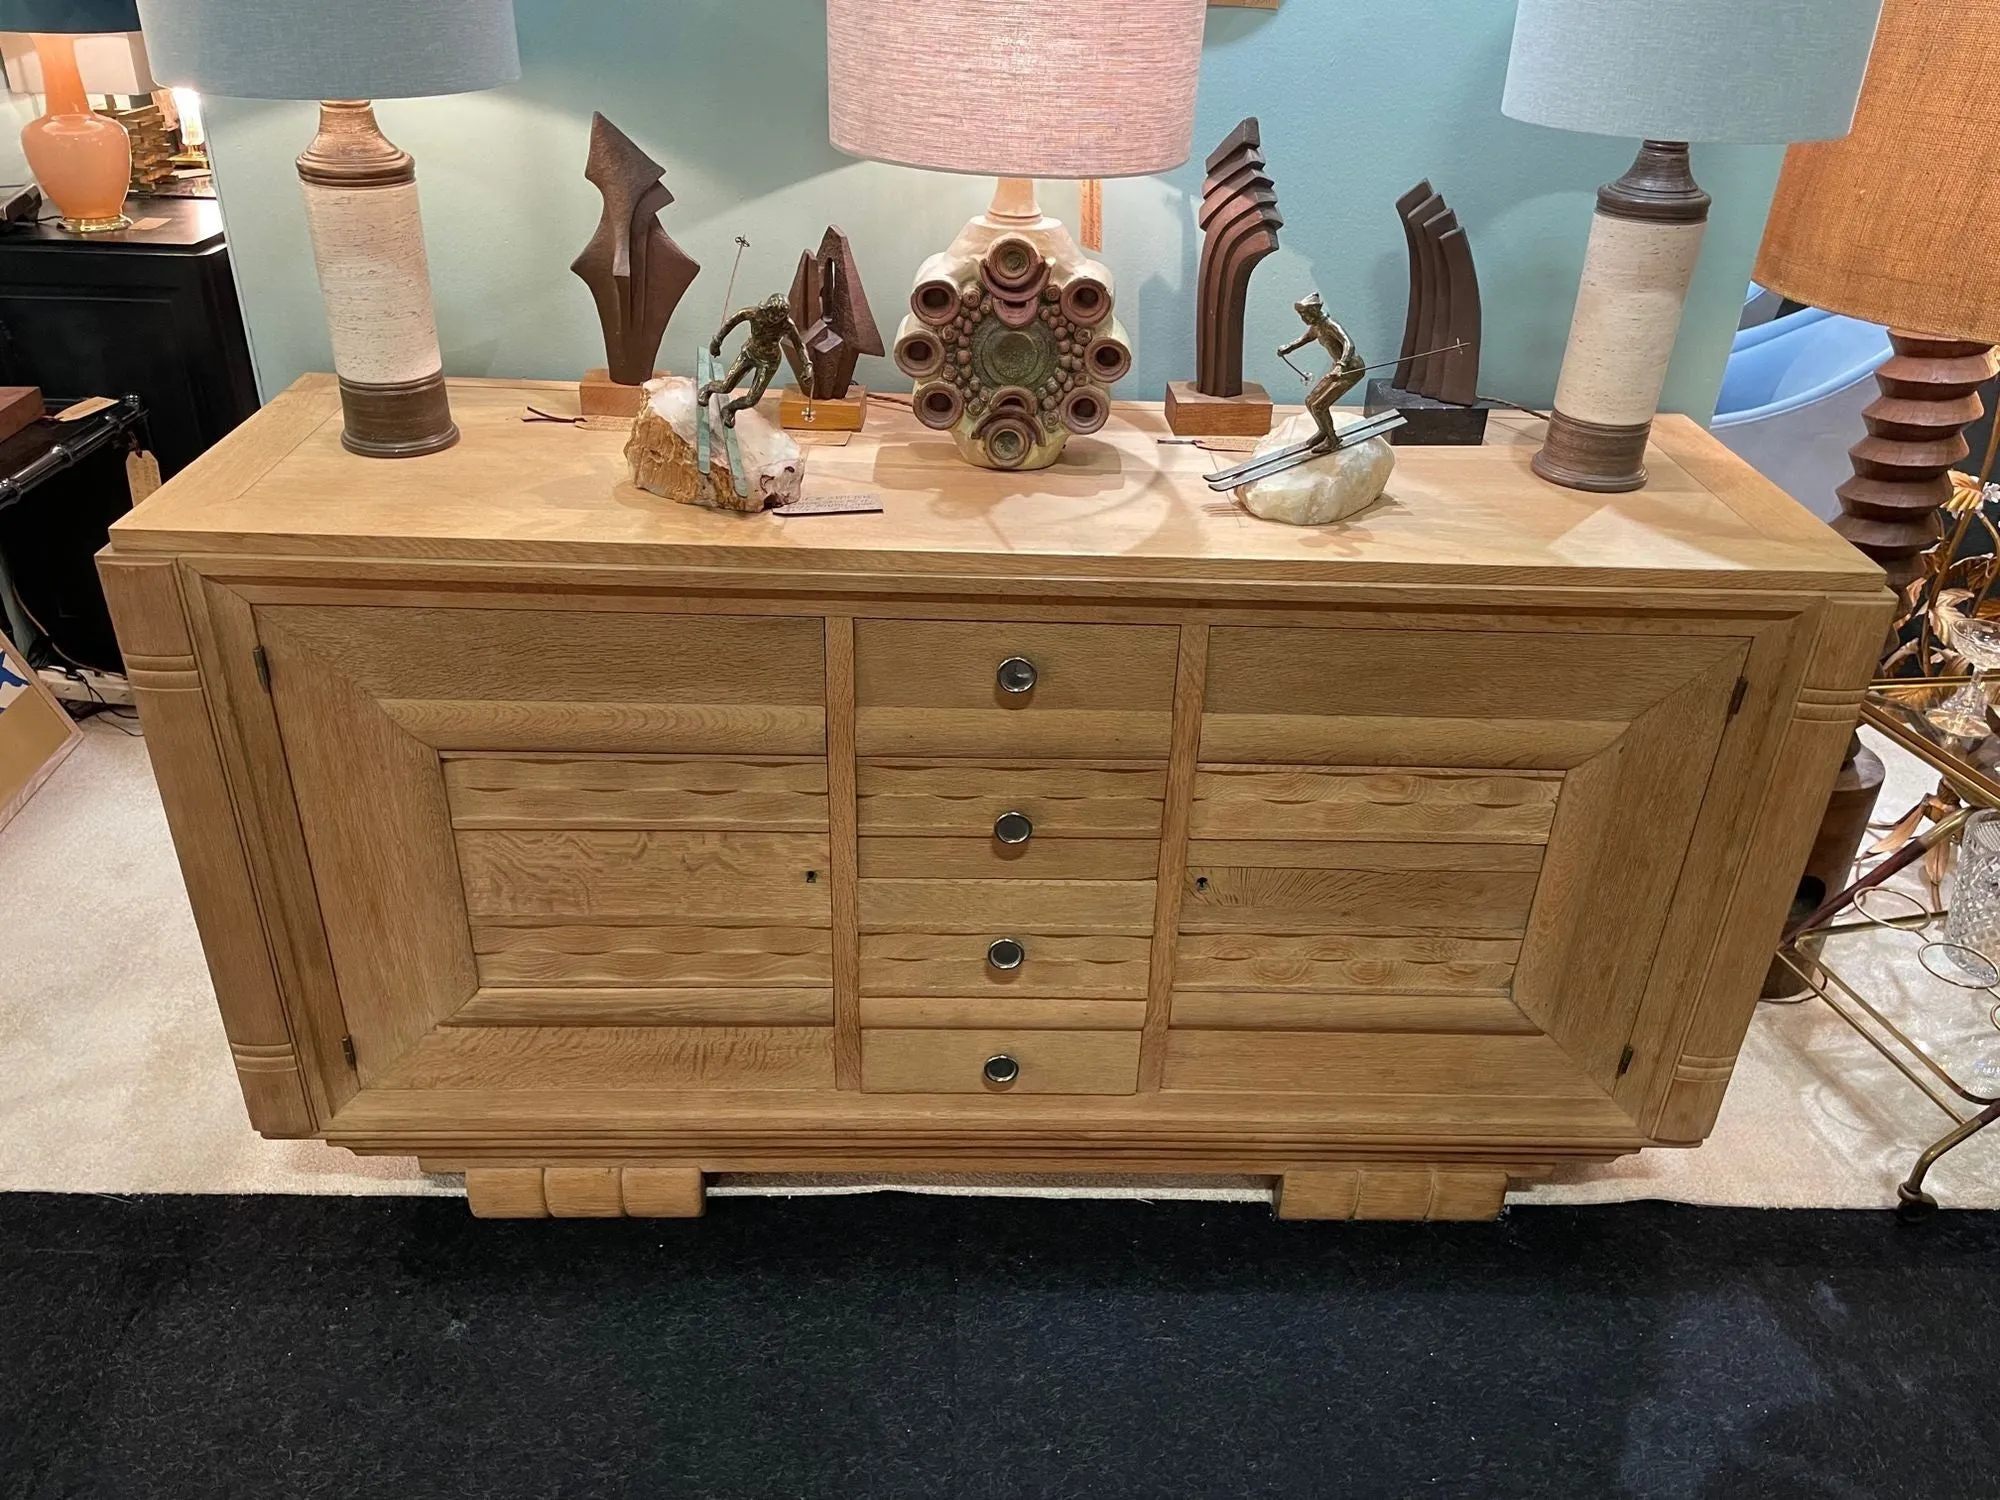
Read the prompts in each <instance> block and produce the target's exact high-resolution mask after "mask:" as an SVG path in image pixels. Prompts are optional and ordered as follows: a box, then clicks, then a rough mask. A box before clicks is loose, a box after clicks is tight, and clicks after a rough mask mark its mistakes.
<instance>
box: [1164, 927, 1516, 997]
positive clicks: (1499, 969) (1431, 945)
mask: <svg viewBox="0 0 2000 1500" xmlns="http://www.w3.org/2000/svg"><path fill="white" fill-rule="evenodd" d="M1520 952H1521V945H1520V944H1519V943H1518V942H1512V941H1503V940H1500V939H1487V938H1442V937H1346V936H1334V935H1329V934H1313V935H1309V936H1298V935H1285V934H1275V935H1264V934H1257V933H1214V934H1209V933H1190V934H1187V935H1186V936H1184V937H1182V938H1181V940H1180V957H1179V962H1178V966H1177V969H1176V973H1175V980H1174V987H1175V989H1176V990H1231V991H1236V992H1239V993H1242V992H1251V991H1260V990H1261V991H1286V992H1297V991H1302V990H1303V991H1308V992H1327V991H1342V990H1363V991H1372V992H1378V993H1383V994H1406V995H1432V994H1457V993H1464V992H1465V991H1468V990H1479V991H1491V990H1501V989H1505V988H1506V987H1507V985H1508V983H1509V981H1510V980H1511V979H1512V978H1513V975H1514V963H1515V961H1516V959H1518V958H1519V956H1520Z"/></svg>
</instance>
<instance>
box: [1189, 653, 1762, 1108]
mask: <svg viewBox="0 0 2000 1500" xmlns="http://www.w3.org/2000/svg"><path fill="white" fill-rule="evenodd" d="M1356 625H1357V628H1352V629H1346V630H1316V629H1315V630H1301V629H1249V628H1245V629H1238V628H1217V629H1216V630H1214V631H1213V632H1212V635H1211V643H1210V658H1209V675H1208V683H1207V696H1206V703H1205V707H1206V713H1205V717H1204V722H1203V734H1202V747H1201V764H1200V768H1199V770H1198V772H1197V775H1196V779H1195V789H1194V801H1193V808H1192V813H1191V817H1190V828H1191V833H1192V842H1191V845H1190V853H1189V861H1188V877H1187V887H1186V891H1185V896H1184V904H1183V908H1182V916H1181V924H1180V936H1179V944H1178V948H1177V952H1176V970H1175V986H1174V988H1175V1000H1174V1007H1173V1026H1174V1028H1175V1030H1174V1034H1173V1037H1172V1040H1171V1041H1170V1045H1169V1054H1168V1055H1169V1064H1168V1069H1167V1077H1166V1085H1167V1087H1168V1088H1170V1089H1171V1088H1185V1089H1216V1090H1233V1091H1262V1090H1275V1091H1279V1092H1285V1091H1299V1092H1317V1093H1328V1092H1337V1093H1344V1094H1352V1093H1367V1092H1370V1091H1381V1092H1393V1093H1402V1094H1430V1095H1435V1096H1437V1097H1438V1099H1439V1100H1440V1101H1441V1104H1440V1108H1441V1109H1449V1108H1450V1107H1451V1106H1450V1105H1449V1103H1448V1101H1449V1100H1451V1099H1452V1098H1453V1097H1463V1096H1467V1095H1475V1094H1483V1095H1495V1096H1500V1095H1506V1096H1515V1097H1518V1098H1520V1099H1522V1100H1526V1101H1541V1102H1543V1103H1545V1104H1546V1105H1547V1112H1548V1114H1549V1117H1550V1118H1551V1119H1552V1120H1553V1119H1555V1118H1557V1117H1558V1116H1560V1114H1561V1112H1562V1110H1563V1109H1564V1108H1565V1101H1575V1100H1591V1101H1598V1102H1601V1101H1602V1100H1603V1099H1604V1098H1605V1097H1606V1096H1607V1095H1610V1094H1612V1093H1613V1091H1614V1089H1615V1085H1616V1081H1617V1079H1618V1077H1619V1075H1620V1072H1621V1068H1622V1067H1623V1066H1624V1065H1625V1063H1626V1057H1625V1049H1626V1047H1627V1045H1628V1044H1629V1041H1630V1039H1631V1037H1632V1035H1633V1029H1634V1025H1635V1022H1636V1020H1637V1017H1638V1016H1639V1013H1640V1009H1641V1005H1642V1002H1643V1000H1644V998H1645V994H1646V987H1647V983H1648V979H1649V976H1650V975H1651V973H1652V969H1653V963H1654V956H1655V953H1656V950H1657V948H1658V946H1659V943H1660V941H1661V936H1662V933H1663V931H1664V928H1665V925H1666V922H1667V919H1668V913H1669V910H1670V907H1671V906H1672V904H1673V899H1674V895H1675V892H1676V890H1677V889H1678V888H1679V886H1680V882H1681V879H1682V872H1683V865H1684V863H1685V861H1686V859H1687V855H1688V851H1689V848H1690V844H1691V841H1692V839H1693V837H1694V832H1695V828H1696V824H1697V820H1698V819H1699V817H1700V816H1701V814H1702V811H1703V807H1704V801H1705V797H1706V794H1707V791H1708V787H1709V782H1710V777H1711V774H1712V772H1713V769H1714V767H1715V763H1716V757H1717V753H1718V749H1719V747H1720V746H1721V744H1722V742H1723V737H1724V733H1725V730H1726V729H1727V728H1728V726H1729V723H1730V720H1731V715H1732V713H1733V711H1734V709H1735V706H1736V705H1737V704H1738V703H1739V702H1740V698H1741V692H1742V690H1741V689H1740V688H1739V679H1740V678H1741V677H1742V674H1743V672H1744V670H1745V662H1746V660H1747V658H1748V656H1749V652H1750V646H1751V641H1750V639H1749V637H1748V635H1747V633H1746V634H1745V635H1741V636H1738V635H1717V634H1692V633H1690V634H1675V633H1668V632H1665V631H1661V632H1657V633H1656V632H1649V631H1645V630H1641V629H1638V628H1631V629H1601V630H1596V631H1587V632H1586V631H1574V632H1564V631H1560V630H1546V631H1543V630H1478V629H1468V628H1465V627H1464V625H1463V624H1462V623H1455V624H1452V625H1446V623H1445V622H1442V621H1441V622H1439V626H1440V627H1442V628H1430V629H1409V628H1401V629H1393V630H1391V629H1380V628H1366V625H1365V623H1364V622H1360V621H1357V622H1356Z"/></svg>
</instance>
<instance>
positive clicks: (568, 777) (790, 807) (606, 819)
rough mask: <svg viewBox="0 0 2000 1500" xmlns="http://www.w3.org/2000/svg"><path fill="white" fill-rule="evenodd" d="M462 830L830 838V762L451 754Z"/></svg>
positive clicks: (449, 778) (454, 805)
mask: <svg viewBox="0 0 2000 1500" xmlns="http://www.w3.org/2000/svg"><path fill="white" fill-rule="evenodd" d="M444 785H445V792H446V795H447V796H448V797H449V798H450V801H451V821H452V826H453V827H454V828H661V829H691V830H699V829H717V830H756V831H767V832H774V831H799V832H811V831H820V832H823V831H825V829H826V826H827V824H826V761H825V760H823V759H815V760H747V759H726V758H710V757H701V758H687V759H679V758H676V759H644V760H641V759H631V758H623V757H613V756H572V755H563V756H553V755H543V756H505V755H475V756H457V755H448V756H446V757H445V758H444Z"/></svg>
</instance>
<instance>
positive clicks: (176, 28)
mask: <svg viewBox="0 0 2000 1500" xmlns="http://www.w3.org/2000/svg"><path fill="white" fill-rule="evenodd" d="M139 12H140V15H141V18H142V19H143V20H144V23H145V32H146V45H147V47H148V49H149V51H150V52H151V55H152V60H153V72H154V73H155V74H156V75H157V76H158V77H160V78H161V79H163V80H165V81H166V82H168V83H173V84H180V85H185V86H187V87H189V88H193V89H199V90H201V91H202V92H204V93H210V94H222V95H226V96H231V97H235V98H242V99H317V100H320V101H321V103H320V113H319V135H318V137H317V138H316V139H315V140H314V141H313V143H312V144H311V145H310V146H309V147H307V148H306V152H305V154H304V155H303V156H301V157H300V158H299V180H300V182H301V183H302V184H303V185H304V188H305V200H306V222H307V224H308V226H309V227H310V229H311V232H312V241H313V258H314V260H315V261H316V262H317V263H318V267H319V284H320V291H321V293H322V295H323V296H324V297H325V299H326V315H327V323H328V326H329V331H330V332H331V334H332V338H333V365H334V369H335V371H336V372H337V373H338V374H339V376H340V398H341V406H342V411H343V414H344V416H345V418H346V431H345V433H344V434H343V437H342V441H344V442H345V443H346V445H347V447H348V448H349V449H350V450H352V451H353V452H355V453H360V454H364V455H366V456H368V457H371V458H409V457H414V456H416V455H418V454H424V453H435V452H437V451H438V450H439V449H441V448H448V447H450V446H451V445H452V444H453V443H454V442H456V441H457V440H458V428H457V427H456V426H455V425H454V424H453V423H452V420H451V406H450V403H449V401H448V400H447V398H446V395H445V386H444V361H443V359H442V357H441V356H440V355H439V353H438V340H437V324H436V320H435V318H434V317H433V315H432V312H431V288H430V274H429V270H428V267H427V265H426V263H425V259H424V238H423V225H422V223H421V221H420V220H419V218H418V214H417V169H416V163H415V162H414V161H412V160H411V158H410V156H409V154H408V153H407V152H404V151H399V150H398V149H397V148H396V147H395V146H393V145H391V144H390V143H389V141H388V140H387V139H386V138H385V137H384V136H383V134H382V132H381V130H380V128H379V127H378V126H377V125H376V123H375V111H374V109H373V108H372V107H371V106H370V105H369V103H368V102H367V101H369V100H372V99H401V98H410V97H414V96H418V95H427V94H456V93H463V92H466V91H468V90H471V89H484V88H492V87H495V86H497V85H499V84H503V83H509V82H512V81H513V80H514V79H516V78H518V77H520V76H521V64H520V58H519V56H518V54H517V52H516V50H515V41H514V5H513V0H422V3H417V0H339V3H338V4H334V3H330V0H142V3H141V4H140V6H139Z"/></svg>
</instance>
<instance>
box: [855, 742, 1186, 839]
mask: <svg viewBox="0 0 2000 1500" xmlns="http://www.w3.org/2000/svg"><path fill="white" fill-rule="evenodd" d="M1166 780H1167V773H1166V771H1165V769H1164V768H1161V767H1144V766H1126V767H1115V768H1113V767H1102V766H1020V765H964V764H958V765H946V766H934V765H933V766H926V765H912V764H909V763H907V762H896V761H887V762H885V761H863V762H862V763H861V765H860V767H859V771H858V783H857V784H858V787H859V792H860V826H861V831H862V833H863V834H871V833H872V834H902V835H906V836H907V835H912V834H928V835H942V836H947V837H958V838H965V837H979V838H985V839H990V838H991V837H992V831H993V824H994V821H995V820H996V819H998V818H999V817H1000V815H1001V814H1002V813H1007V812H1018V813H1023V814H1025V815H1026V816H1027V817H1028V818H1029V819H1030V821H1032V822H1033V823H1034V825H1035V834H1034V840H1035V842H1039V841H1041V840H1046V839H1069V838H1141V839H1143V838H1158V837H1159V833H1160V799H1161V798H1162V797H1163V796H1164V795H1165V793H1166ZM1014 847H1017V848H1019V849H1020V850H1021V851H1022V852H1023V853H1026V852H1027V851H1028V850H1030V849H1032V848H1033V847H1034V842H1031V843H1029V844H1023V845H1017V846H1014Z"/></svg>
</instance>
